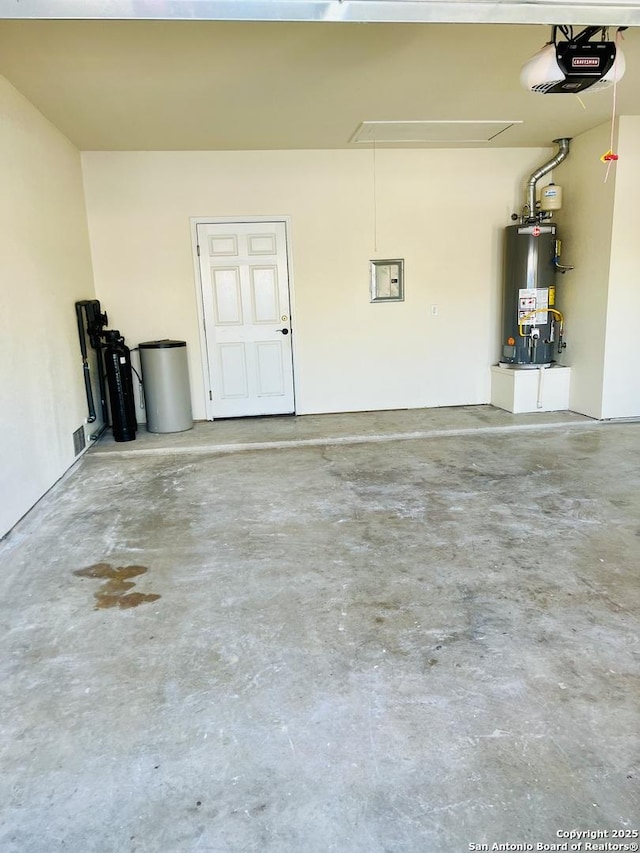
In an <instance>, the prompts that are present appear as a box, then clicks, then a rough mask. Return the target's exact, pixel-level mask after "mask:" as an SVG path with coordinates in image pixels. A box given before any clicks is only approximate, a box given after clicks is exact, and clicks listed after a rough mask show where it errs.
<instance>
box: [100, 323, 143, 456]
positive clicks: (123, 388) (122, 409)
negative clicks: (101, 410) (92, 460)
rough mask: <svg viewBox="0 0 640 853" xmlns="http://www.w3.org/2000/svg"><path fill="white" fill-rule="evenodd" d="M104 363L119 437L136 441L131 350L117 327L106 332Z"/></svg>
mask: <svg viewBox="0 0 640 853" xmlns="http://www.w3.org/2000/svg"><path fill="white" fill-rule="evenodd" d="M103 336H104V339H105V344H104V348H103V354H104V366H105V371H106V374H107V387H108V389H109V403H110V406H111V426H112V429H113V437H114V439H115V440H116V441H133V440H134V439H135V437H136V430H137V428H138V423H137V421H136V408H135V399H134V396H133V379H132V375H131V352H130V350H129V347H128V346H125V343H124V338H123V337H122V336H121V335H120V332H118V331H116V330H107V331H105V332H103Z"/></svg>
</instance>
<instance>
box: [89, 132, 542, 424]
mask: <svg viewBox="0 0 640 853" xmlns="http://www.w3.org/2000/svg"><path fill="white" fill-rule="evenodd" d="M548 155H549V150H548V149H511V150H509V149H500V150H495V151H478V150H455V151H454V150H435V151H429V150H378V152H377V157H376V161H377V162H376V187H377V202H378V203H377V248H374V206H373V152H372V151H371V150H350V151H271V152H161V153H155V152H125V153H122V152H85V153H84V154H83V155H82V161H83V170H84V178H85V188H86V196H87V209H88V216H89V230H90V236H91V246H92V254H93V262H94V271H95V277H96V291H97V293H98V296H99V298H100V299H101V300H102V302H103V304H104V305H105V306H106V307H107V309H108V311H109V316H110V321H111V324H112V325H115V326H116V327H118V328H120V330H121V331H122V332H123V334H125V335H126V337H127V342H128V343H129V344H130V345H131V346H133V345H135V344H136V343H138V342H140V341H141V340H147V339H153V338H163V337H174V338H182V339H185V340H186V341H187V343H188V346H189V356H190V372H191V382H192V396H193V404H194V406H193V408H194V415H195V417H196V418H203V417H205V409H204V391H203V388H204V383H203V377H202V369H201V356H200V342H199V326H198V316H197V304H196V291H195V284H194V270H193V263H192V246H191V236H190V223H189V219H190V217H193V216H211V217H223V216H229V217H233V216H250V215H254V216H269V215H274V216H275V215H288V216H290V217H291V223H292V256H293V282H294V284H293V290H294V298H295V316H294V319H293V326H294V329H295V336H296V338H295V343H296V384H297V411H298V413H300V414H304V413H310V412H330V411H344V410H366V409H385V408H397V407H420V406H448V405H449V406H450V405H459V404H473V403H486V402H488V400H489V390H490V389H489V365H490V364H491V363H495V361H496V360H497V357H498V349H499V339H498V338H499V332H498V327H499V322H500V317H499V314H500V299H499V294H500V286H501V252H502V248H501V243H502V229H503V228H504V226H505V225H507V224H508V223H509V216H510V214H511V213H512V212H513V211H514V210H516V209H518V208H519V207H520V205H521V201H522V190H521V187H522V183H523V180H524V179H525V178H526V177H527V176H528V174H530V172H531V171H532V169H533V168H535V167H536V166H537V165H539V164H540V162H542V161H543V160H544V159H546V158H547V157H548ZM373 257H379V258H384V257H402V258H404V259H405V264H406V301H405V302H404V303H396V304H388V305H380V304H377V305H371V304H370V303H369V277H368V276H369V259H370V258H373ZM431 305H438V307H439V313H438V316H437V317H433V316H432V315H431Z"/></svg>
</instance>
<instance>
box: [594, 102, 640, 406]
mask: <svg viewBox="0 0 640 853" xmlns="http://www.w3.org/2000/svg"><path fill="white" fill-rule="evenodd" d="M616 150H617V151H618V153H619V155H620V160H619V161H618V162H617V164H616V166H615V187H616V191H615V203H614V207H613V231H612V239H611V269H610V279H609V293H608V303H607V339H606V345H605V353H604V375H603V395H602V415H601V417H603V418H622V417H638V416H640V369H639V358H638V356H639V352H640V348H639V346H638V317H639V316H640V239H639V235H638V205H639V204H640V116H622V117H621V118H620V124H619V135H618V142H617V149H616Z"/></svg>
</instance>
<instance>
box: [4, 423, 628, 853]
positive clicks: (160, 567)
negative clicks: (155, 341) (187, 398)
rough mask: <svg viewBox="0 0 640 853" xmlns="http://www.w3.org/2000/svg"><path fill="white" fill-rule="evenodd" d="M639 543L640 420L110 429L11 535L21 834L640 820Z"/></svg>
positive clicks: (580, 825) (172, 852) (404, 842)
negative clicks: (119, 436) (120, 437)
mask: <svg viewBox="0 0 640 853" xmlns="http://www.w3.org/2000/svg"><path fill="white" fill-rule="evenodd" d="M412 436H413V437H412ZM296 442H299V443H298V444H296ZM263 443H264V446H262V447H261V444H263ZM239 445H244V449H241V448H240V447H239ZM231 451H233V452H231ZM639 557H640V424H638V423H630V424H600V423H596V422H593V421H588V420H587V419H584V418H579V417H578V416H572V415H567V414H560V415H557V414H556V415H554V416H551V415H546V416H543V415H539V416H514V415H509V414H507V413H504V412H499V411H498V410H494V409H491V407H475V408H472V407H468V408H463V409H455V410H451V409H450V410H435V411H431V412H394V413H377V414H371V415H351V416H346V415H335V416H319V417H313V418H296V419H291V418H276V419H258V420H251V421H242V422H237V421H229V422H219V423H215V424H201V425H197V428H196V429H195V430H194V431H192V432H190V433H181V434H178V435H171V436H150V435H148V434H146V433H144V432H141V433H140V437H139V439H138V440H137V441H135V442H131V443H128V444H126V445H122V444H121V445H116V444H115V443H113V442H112V441H111V440H110V439H109V438H108V437H105V438H104V439H103V440H101V442H100V443H99V444H98V445H97V446H96V447H95V448H93V449H92V451H91V452H90V453H89V454H87V455H86V456H85V457H84V459H83V460H82V462H81V463H80V464H79V465H78V466H76V468H75V469H74V470H73V471H72V473H71V474H70V475H69V476H67V477H66V478H65V479H64V481H63V482H61V483H60V484H59V485H58V486H56V487H55V488H54V489H53V490H52V491H51V492H50V493H49V494H48V495H47V496H46V497H45V498H44V499H43V500H42V501H41V502H40V503H39V505H38V506H37V507H36V508H35V509H34V510H33V511H32V512H31V513H30V514H29V515H28V516H27V517H26V518H25V519H24V520H23V521H22V522H21V523H20V524H19V525H18V526H17V527H16V528H15V529H14V531H13V532H12V533H11V534H10V535H9V536H8V537H7V538H6V539H5V540H4V541H3V542H2V543H0V584H1V596H0V602H1V603H0V615H1V617H2V623H3V626H4V654H3V656H2V661H1V664H0V666H1V668H0V682H1V684H2V687H1V691H2V699H1V707H0V711H1V715H0V726H1V729H2V735H3V737H2V744H1V750H2V751H1V764H0V766H1V768H2V773H1V774H0V851H2V853H40V851H42V853H45V851H46V853H51V851H73V853H76V851H77V853H93V851H95V853H111V851H113V853H116V852H117V853H125V851H126V853H128V852H129V851H131V853H133V851H140V852H141V851H144V853H191V851H196V853H214V851H215V853H240V852H241V851H243V853H244V851H247V852H249V851H251V853H253V852H254V851H255V853H328V851H339V853H383V851H387V853H396V851H398V853H400V851H407V853H457V851H468V850H472V849H483V847H482V845H485V844H486V845H487V847H486V848H484V849H489V850H490V849H491V845H492V844H494V843H496V844H524V845H526V844H532V845H533V848H532V849H536V848H535V845H536V844H553V843H555V844H559V843H561V841H562V840H563V839H562V838H559V837H558V836H557V833H558V832H563V831H567V832H569V831H571V830H580V831H585V830H592V831H600V832H604V831H608V832H609V833H612V832H613V831H614V830H627V829H628V830H633V829H638V823H639V821H638V818H639V816H640V784H639V783H640V689H639V688H640V678H639V676H640V641H639V635H638V612H639V605H640V584H639V582H638V574H639V565H640V560H639ZM608 840H609V841H616V840H619V839H614V838H612V837H611V834H610V835H609V838H608ZM471 845H478V846H477V847H474V846H471ZM496 849H497V848H496ZM503 849H504V848H503ZM521 849H527V848H526V847H525V848H521ZM539 849H542V848H539ZM545 849H556V848H553V847H546V848H545ZM558 849H563V848H558ZM564 849H567V848H564ZM568 849H571V848H570V847H569V848H568ZM576 849H577V848H576ZM580 849H582V850H585V849H588V848H586V847H585V846H584V842H583V846H582V847H581V848H580ZM591 849H598V848H591ZM601 849H606V848H601ZM611 849H613V848H611Z"/></svg>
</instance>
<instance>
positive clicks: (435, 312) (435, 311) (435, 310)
mask: <svg viewBox="0 0 640 853" xmlns="http://www.w3.org/2000/svg"><path fill="white" fill-rule="evenodd" d="M439 311H440V306H439V305H432V306H431V316H432V317H437V316H438V313H439Z"/></svg>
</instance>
